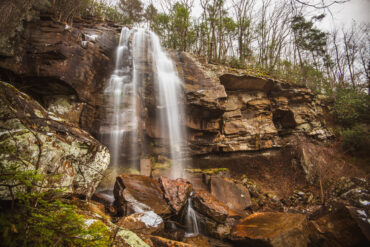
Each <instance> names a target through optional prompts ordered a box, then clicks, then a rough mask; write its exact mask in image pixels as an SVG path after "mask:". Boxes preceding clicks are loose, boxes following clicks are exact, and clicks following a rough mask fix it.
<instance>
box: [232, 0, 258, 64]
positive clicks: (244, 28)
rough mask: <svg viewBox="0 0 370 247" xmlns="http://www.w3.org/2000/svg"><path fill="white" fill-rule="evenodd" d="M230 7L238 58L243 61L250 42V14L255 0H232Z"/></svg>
mask: <svg viewBox="0 0 370 247" xmlns="http://www.w3.org/2000/svg"><path fill="white" fill-rule="evenodd" d="M232 4H233V5H232V7H233V10H234V14H235V16H236V27H237V32H238V47H239V60H240V62H241V63H242V64H244V62H245V56H246V50H247V47H248V45H250V43H251V41H252V40H251V39H252V38H251V29H250V27H251V14H252V10H253V7H254V4H255V0H233V1H232Z"/></svg>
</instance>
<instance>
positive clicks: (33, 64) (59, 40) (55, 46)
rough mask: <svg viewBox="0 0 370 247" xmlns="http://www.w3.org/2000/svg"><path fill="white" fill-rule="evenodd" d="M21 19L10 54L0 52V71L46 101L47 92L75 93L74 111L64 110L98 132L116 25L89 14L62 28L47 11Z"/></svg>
mask: <svg viewBox="0 0 370 247" xmlns="http://www.w3.org/2000/svg"><path fill="white" fill-rule="evenodd" d="M23 23H24V26H23V31H22V34H20V35H19V37H15V38H14V40H15V43H14V44H13V47H12V48H13V50H14V52H13V54H12V55H11V56H1V57H0V69H1V72H0V74H1V76H2V75H4V77H5V78H4V80H7V81H13V82H14V84H15V85H16V86H17V87H18V88H21V89H22V90H25V92H26V93H29V94H30V95H31V96H33V97H35V98H37V100H38V101H39V102H40V103H42V104H44V103H46V104H47V102H46V101H47V99H45V97H50V96H55V95H63V96H66V97H70V96H73V97H75V98H76V100H75V102H74V103H76V104H75V106H73V107H72V108H74V110H73V109H72V108H71V109H72V110H73V111H71V112H72V114H68V113H67V112H62V115H63V114H64V115H65V116H67V117H70V116H72V115H76V117H78V118H79V120H76V119H75V122H77V123H80V124H81V127H82V128H84V129H85V130H89V131H91V132H93V133H96V130H97V128H96V125H97V121H99V119H98V117H97V114H98V113H97V108H98V107H99V106H100V105H101V104H102V98H101V97H100V96H101V94H102V92H103V89H104V86H105V82H106V81H107V79H108V77H109V74H110V72H111V70H112V68H113V64H112V61H114V59H111V58H112V57H113V54H114V50H115V48H116V31H115V29H114V28H112V27H110V26H108V25H107V24H106V23H104V22H100V23H99V22H94V21H93V20H91V21H88V20H81V21H75V22H74V24H73V27H69V28H66V25H65V24H64V23H60V22H57V21H54V20H53V17H52V16H49V15H48V14H42V16H41V18H33V19H32V20H31V21H25V22H23ZM56 113H59V112H56ZM94 125H95V126H94Z"/></svg>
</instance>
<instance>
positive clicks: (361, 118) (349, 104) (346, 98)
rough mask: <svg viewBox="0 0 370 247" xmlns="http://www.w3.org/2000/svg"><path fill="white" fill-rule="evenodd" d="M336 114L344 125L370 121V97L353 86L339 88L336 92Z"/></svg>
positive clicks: (334, 109)
mask: <svg viewBox="0 0 370 247" xmlns="http://www.w3.org/2000/svg"><path fill="white" fill-rule="evenodd" d="M334 96H335V103H334V108H333V111H334V115H335V117H336V120H337V121H338V122H339V123H340V124H343V125H344V126H352V125H353V124H355V123H358V122H368V121H369V116H370V105H369V103H370V97H369V95H367V94H366V93H364V92H361V91H358V90H355V89H353V88H337V91H336V93H335V95H334Z"/></svg>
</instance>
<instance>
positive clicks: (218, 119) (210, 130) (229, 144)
mask: <svg viewBox="0 0 370 247" xmlns="http://www.w3.org/2000/svg"><path fill="white" fill-rule="evenodd" d="M177 63H178V66H180V67H181V68H182V71H181V73H182V76H183V78H184V90H185V96H186V104H187V116H186V125H187V127H188V130H189V131H188V132H189V143H190V150H189V152H190V153H191V154H206V153H211V152H236V151H256V150H264V149H272V148H281V147H285V146H286V145H288V143H292V142H295V136H297V135H304V136H307V137H309V138H314V139H319V140H322V141H324V140H327V139H328V138H330V137H332V133H330V132H329V131H328V130H327V129H326V127H325V126H324V124H323V123H321V121H320V118H321V116H322V114H323V109H322V106H323V104H322V103H321V101H320V100H319V99H318V97H316V96H315V95H314V94H313V93H312V92H311V91H310V90H309V89H307V88H305V87H299V86H297V85H291V84H287V83H283V82H278V81H274V80H271V79H264V78H259V77H255V76H251V75H237V74H234V73H233V74H231V73H225V72H224V71H212V70H210V69H209V68H208V67H206V65H202V64H200V63H199V62H198V61H197V59H196V58H195V57H193V56H192V55H190V54H187V53H181V54H180V55H179V56H178V57H177Z"/></svg>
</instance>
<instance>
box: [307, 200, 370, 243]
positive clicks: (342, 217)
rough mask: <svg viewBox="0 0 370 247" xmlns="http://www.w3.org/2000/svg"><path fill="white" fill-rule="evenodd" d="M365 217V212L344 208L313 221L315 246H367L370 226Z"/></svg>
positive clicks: (313, 241)
mask: <svg viewBox="0 0 370 247" xmlns="http://www.w3.org/2000/svg"><path fill="white" fill-rule="evenodd" d="M364 215H366V212H365V210H361V209H357V208H354V207H342V208H340V209H338V210H335V211H334V212H331V213H330V214H328V215H325V216H323V217H321V218H319V219H317V220H314V221H311V222H310V223H309V226H310V228H311V230H312V231H311V232H312V235H311V236H310V240H311V242H312V244H313V246H328V247H329V246H330V247H334V246H343V247H347V246H348V247H349V246H366V245H367V244H369V241H370V224H369V222H367V220H368V219H366V216H365V217H364ZM366 243H367V244H366Z"/></svg>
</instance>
